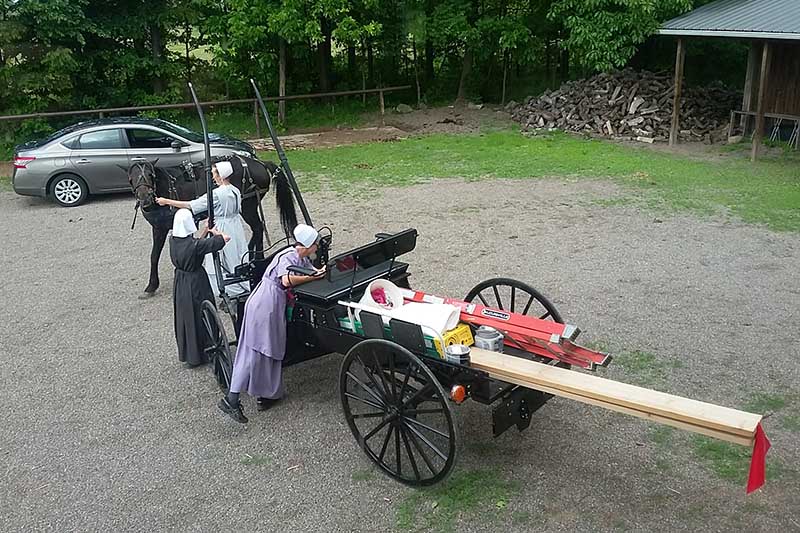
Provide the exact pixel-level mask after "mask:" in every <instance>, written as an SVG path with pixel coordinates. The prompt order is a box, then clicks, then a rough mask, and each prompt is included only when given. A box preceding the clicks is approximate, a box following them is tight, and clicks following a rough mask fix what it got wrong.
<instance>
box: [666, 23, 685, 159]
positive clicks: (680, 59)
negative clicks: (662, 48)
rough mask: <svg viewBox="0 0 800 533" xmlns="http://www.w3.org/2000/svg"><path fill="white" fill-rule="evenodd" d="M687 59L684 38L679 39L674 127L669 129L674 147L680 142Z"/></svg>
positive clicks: (674, 93) (673, 115) (673, 100)
mask: <svg viewBox="0 0 800 533" xmlns="http://www.w3.org/2000/svg"><path fill="white" fill-rule="evenodd" d="M685 57H686V49H685V48H684V46H683V38H682V37H678V50H677V51H676V52H675V80H674V82H675V83H674V84H675V89H674V91H673V95H672V125H671V126H670V129H669V145H670V146H674V145H675V144H676V143H677V142H678V128H680V118H681V87H682V85H683V61H684V59H685Z"/></svg>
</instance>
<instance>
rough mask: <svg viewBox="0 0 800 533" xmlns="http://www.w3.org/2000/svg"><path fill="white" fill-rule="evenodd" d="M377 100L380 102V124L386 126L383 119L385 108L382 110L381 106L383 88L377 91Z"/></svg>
mask: <svg viewBox="0 0 800 533" xmlns="http://www.w3.org/2000/svg"><path fill="white" fill-rule="evenodd" d="M378 100H380V104H381V126H386V122H385V121H384V119H383V117H384V115H385V110H384V107H383V88H381V90H380V91H378Z"/></svg>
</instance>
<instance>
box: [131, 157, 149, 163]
mask: <svg viewBox="0 0 800 533" xmlns="http://www.w3.org/2000/svg"><path fill="white" fill-rule="evenodd" d="M131 161H136V162H137V163H144V162H145V161H147V159H146V158H144V157H132V158H131Z"/></svg>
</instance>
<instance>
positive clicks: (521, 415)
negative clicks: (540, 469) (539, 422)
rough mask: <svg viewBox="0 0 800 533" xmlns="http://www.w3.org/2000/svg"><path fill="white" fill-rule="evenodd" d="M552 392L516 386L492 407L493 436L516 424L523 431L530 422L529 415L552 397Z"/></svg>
mask: <svg viewBox="0 0 800 533" xmlns="http://www.w3.org/2000/svg"><path fill="white" fill-rule="evenodd" d="M552 397H553V395H552V394H547V393H545V392H541V391H536V390H531V389H526V388H523V387H517V388H515V389H514V390H512V391H511V392H510V393H509V394H508V396H506V397H505V398H504V399H503V400H502V402H501V403H500V405H498V406H497V407H495V408H494V409H492V432H493V434H494V436H495V437H498V436H500V435H501V434H502V433H503V432H505V430H507V429H508V428H510V427H511V426H514V425H516V426H517V429H518V430H519V431H523V430H525V429H527V428H528V426H529V425H530V424H531V415H533V413H534V412H536V411H537V410H538V409H539V408H540V407H542V406H543V405H544V404H545V403H547V401H548V400H549V399H550V398H552Z"/></svg>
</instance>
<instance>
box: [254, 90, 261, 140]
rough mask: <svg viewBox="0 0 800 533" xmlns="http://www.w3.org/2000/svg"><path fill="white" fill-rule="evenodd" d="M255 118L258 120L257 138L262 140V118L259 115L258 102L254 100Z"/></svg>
mask: <svg viewBox="0 0 800 533" xmlns="http://www.w3.org/2000/svg"><path fill="white" fill-rule="evenodd" d="M253 116H255V119H256V137H257V138H259V139H260V138H261V117H260V116H259V115H258V102H256V101H255V100H253Z"/></svg>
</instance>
